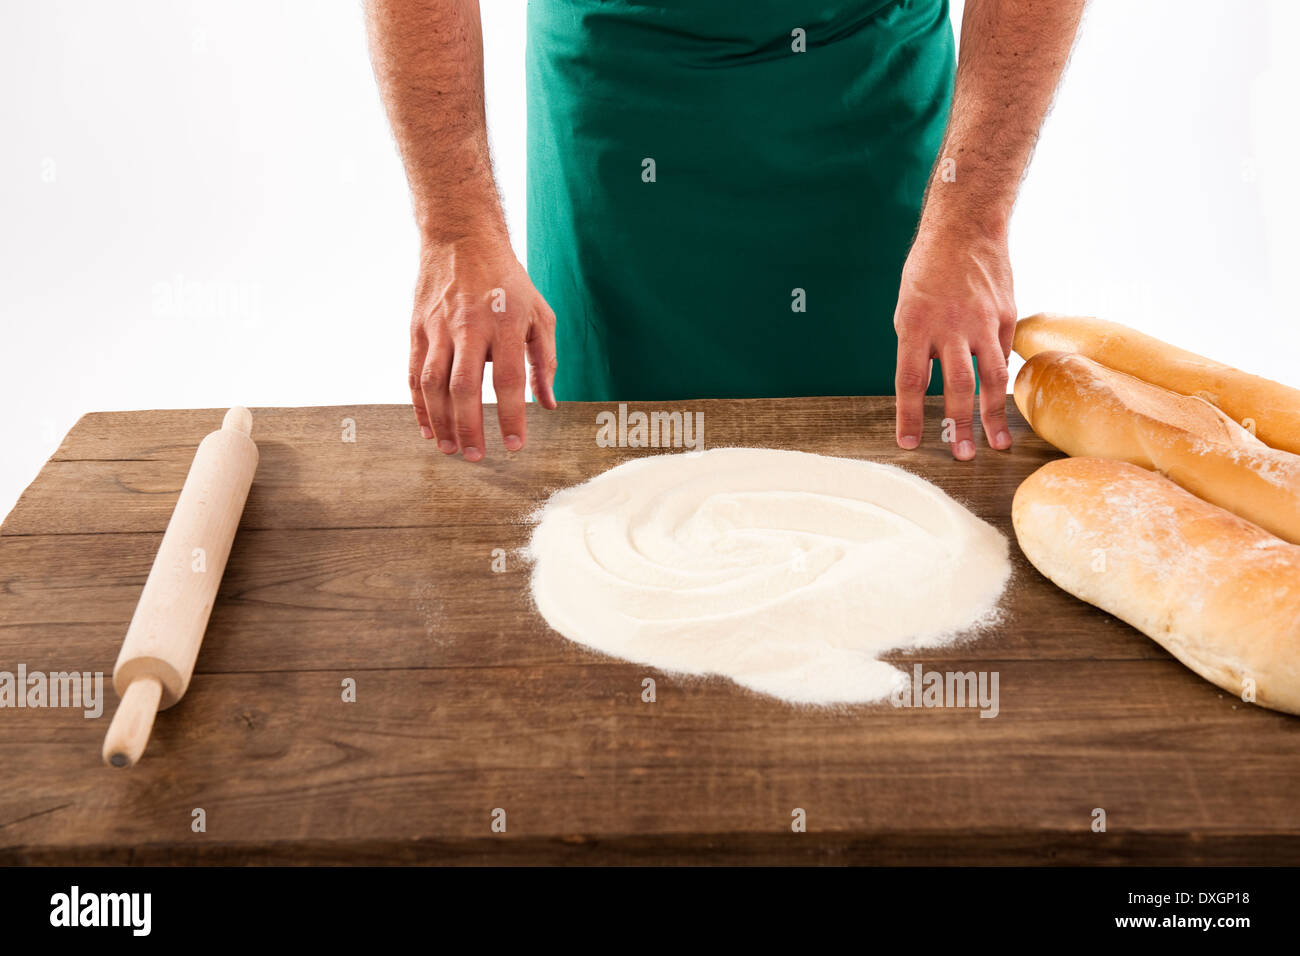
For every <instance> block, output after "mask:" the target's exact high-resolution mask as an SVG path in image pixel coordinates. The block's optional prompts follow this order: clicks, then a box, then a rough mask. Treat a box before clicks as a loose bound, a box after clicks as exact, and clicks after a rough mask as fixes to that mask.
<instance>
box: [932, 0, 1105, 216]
mask: <svg viewBox="0 0 1300 956" xmlns="http://www.w3.org/2000/svg"><path fill="white" fill-rule="evenodd" d="M1083 7H1084V0H967V3H966V7H965V11H964V13H963V16H962V31H961V51H960V54H959V56H958V60H957V83H956V88H955V90H954V92H953V103H952V111H951V114H950V116H949V120H948V130H947V133H946V135H945V137H944V143H943V148H942V149H941V150H940V152H939V159H938V162H937V163H936V164H935V168H934V172H933V174H932V176H931V180H930V187H929V191H928V192H927V195H926V202H925V209H924V212H923V214H922V228H923V229H924V228H926V227H927V226H930V227H939V228H950V227H951V226H953V225H954V224H961V225H963V226H971V227H974V228H978V229H980V230H981V231H983V232H985V233H987V234H989V235H993V236H1000V235H1003V234H1005V232H1006V229H1007V224H1008V222H1009V221H1010V218H1011V209H1012V206H1013V205H1014V204H1015V199H1016V193H1017V191H1018V190H1019V188H1020V181H1021V179H1022V178H1023V176H1024V173H1025V168H1026V167H1027V166H1028V164H1029V157H1030V154H1031V153H1032V152H1033V149H1034V143H1035V142H1036V141H1037V139H1038V131H1039V128H1040V127H1041V126H1042V123H1043V119H1044V117H1045V116H1046V115H1047V109H1048V107H1049V106H1050V105H1051V101H1052V96H1053V94H1054V93H1055V91H1056V86H1057V83H1058V82H1059V80H1060V77H1061V72H1062V70H1064V68H1065V63H1066V60H1067V59H1068V58H1069V55H1070V48H1071V46H1072V45H1073V43H1074V37H1075V34H1076V32H1077V31H1078V27H1079V19H1080V17H1081V16H1082V13H1083Z"/></svg>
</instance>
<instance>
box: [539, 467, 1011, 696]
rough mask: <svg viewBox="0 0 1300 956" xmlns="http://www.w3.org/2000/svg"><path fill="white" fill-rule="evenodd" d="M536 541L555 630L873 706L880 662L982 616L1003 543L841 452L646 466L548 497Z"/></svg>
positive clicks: (990, 611)
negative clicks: (883, 655) (840, 455)
mask: <svg viewBox="0 0 1300 956" xmlns="http://www.w3.org/2000/svg"><path fill="white" fill-rule="evenodd" d="M536 518H537V521H538V523H537V527H536V528H535V530H534V533H533V537H532V541H531V544H530V546H529V551H530V557H531V559H532V560H533V561H534V562H535V563H534V568H533V577H532V589H533V598H534V600H535V601H536V602H537V607H538V609H539V610H540V611H541V613H542V616H543V617H545V618H546V621H547V623H549V624H550V625H551V627H553V628H555V630H557V631H559V632H560V633H561V634H563V635H564V636H565V637H567V638H569V639H570V640H572V641H576V642H578V643H580V644H584V645H586V646H588V647H591V648H594V649H595V650H598V651H602V652H604V653H606V654H612V655H614V656H616V657H621V658H625V659H627V660H632V661H638V662H641V663H644V664H647V665H650V666H653V667H656V668H659V669H662V670H666V671H674V672H678V673H685V674H696V675H708V674H718V675H722V676H725V677H729V678H731V679H732V680H734V681H736V682H737V683H739V684H742V685H744V686H745V687H749V688H752V689H753V690H756V691H759V692H760V693H764V694H772V695H774V696H776V697H780V698H784V699H786V700H790V701H797V702H801V703H810V704H836V703H857V702H863V701H872V700H879V699H881V698H883V697H886V696H888V695H889V694H891V693H892V692H894V691H895V690H897V689H899V688H900V687H903V686H906V684H907V676H906V675H905V674H904V673H903V672H902V671H901V670H898V669H897V668H895V667H893V666H891V665H889V664H887V663H884V662H883V661H879V660H877V659H876V655H878V654H880V653H882V652H884V651H888V650H891V649H895V648H909V647H919V646H928V645H933V644H937V643H941V642H943V641H944V640H946V639H950V638H952V637H954V636H956V635H957V634H958V633H960V632H961V631H964V630H967V629H971V628H975V627H979V626H980V625H983V624H987V623H989V622H990V621H991V620H992V619H993V617H994V614H995V611H996V606H997V602H998V599H999V597H1000V596H1001V594H1002V590H1003V588H1004V586H1005V585H1006V582H1007V578H1008V577H1009V576H1010V573H1011V566H1010V564H1009V562H1008V558H1007V542H1006V539H1005V538H1004V537H1003V536H1002V534H1001V533H999V532H998V531H997V529H995V528H993V527H992V526H991V525H988V524H986V523H984V522H983V521H981V520H980V519H978V518H976V517H975V516H974V515H972V514H971V513H970V512H969V511H967V510H966V509H965V508H963V507H962V506H961V505H959V504H958V503H957V502H955V501H953V500H952V499H951V498H949V497H948V496H947V495H946V494H944V493H943V492H942V491H941V490H940V489H939V488H937V487H935V486H934V485H932V484H930V483H929V482H927V481H925V480H923V479H921V478H918V477H916V476H915V475H912V474H909V473H908V472H905V471H902V470H901V469H898V468H894V467H891V466H889V465H882V464H877V463H873V462H866V461H856V460H852V459H848V458H828V457H824V456H821V455H809V454H804V453H803V452H794V451H776V450H771V449H759V448H719V449H714V450H711V451H704V452H695V453H691V454H668V455H654V456H650V457H646V458H639V459H636V460H634V461H630V462H627V463H625V464H622V465H619V466H618V467H617V468H613V469H611V470H609V471H607V472H605V473H604V474H601V475H598V476H596V477H595V478H593V479H592V480H591V481H588V482H586V483H585V484H582V485H578V486H576V487H573V488H569V489H566V490H564V491H560V492H558V493H556V494H555V495H553V496H552V497H551V498H550V500H549V501H548V502H547V503H546V505H545V507H544V508H542V510H541V511H540V512H538V514H537V516H536Z"/></svg>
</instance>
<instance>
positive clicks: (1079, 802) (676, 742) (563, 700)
mask: <svg viewBox="0 0 1300 956" xmlns="http://www.w3.org/2000/svg"><path fill="white" fill-rule="evenodd" d="M633 407H634V408H635V407H636V406H633ZM679 407H681V406H679ZM690 407H691V408H692V409H695V410H702V411H703V412H704V414H705V424H706V428H705V438H706V443H707V445H708V446H709V447H721V446H724V445H765V446H774V447H789V448H799V449H802V450H807V451H814V452H820V453H825V454H838V455H849V456H858V457H872V458H876V459H879V460H882V461H887V462H891V463H895V464H899V465H902V466H904V467H907V468H910V469H911V470H914V471H917V472H919V473H921V474H923V475H925V476H926V477H927V478H930V479H931V480H933V481H935V482H936V483H937V484H939V485H940V486H941V487H943V488H944V489H945V490H946V491H948V492H949V493H950V494H952V495H954V496H955V497H957V498H959V499H961V500H962V501H964V502H966V503H967V504H968V505H969V506H970V507H971V508H972V510H974V511H975V512H976V513H977V514H979V515H980V516H981V517H983V518H985V519H986V520H988V521H991V522H993V523H994V524H996V525H997V526H999V527H1000V528H1002V529H1003V530H1004V531H1006V532H1007V533H1010V522H1009V510H1010V503H1011V497H1012V495H1013V494H1014V492H1015V488H1016V486H1017V485H1018V484H1019V482H1020V481H1021V480H1022V479H1023V478H1024V477H1025V476H1026V475H1028V474H1029V473H1030V472H1031V471H1033V470H1034V469H1035V468H1036V467H1038V466H1039V465H1040V464H1042V463H1043V462H1045V461H1047V460H1050V459H1051V458H1053V457H1055V455H1056V453H1055V452H1054V451H1053V450H1052V449H1051V448H1050V447H1048V446H1046V445H1045V444H1044V443H1043V442H1041V441H1040V440H1038V439H1037V438H1036V437H1035V436H1033V435H1032V434H1031V433H1029V432H1028V430H1027V429H1026V427H1025V425H1024V422H1023V421H1022V420H1021V419H1020V418H1019V416H1017V415H1015V413H1014V409H1012V422H1013V434H1014V435H1015V436H1016V439H1017V443H1016V446H1015V449H1014V450H1013V451H1012V452H1011V453H1008V454H998V453H994V452H991V451H989V450H988V449H987V448H983V447H982V448H981V453H980V456H979V458H978V459H977V461H975V462H974V463H957V462H954V461H952V460H951V458H950V456H949V455H948V454H947V451H946V449H944V448H943V447H942V446H941V444H940V443H939V442H938V440H937V439H938V436H937V429H938V417H939V416H938V413H937V406H934V405H933V404H932V408H931V411H932V415H931V418H930V428H931V434H930V435H928V436H927V440H928V445H927V447H926V448H924V449H922V450H920V451H918V452H912V453H906V452H901V451H899V450H898V449H896V448H895V446H894V444H893V441H892V434H893V418H892V400H891V399H886V398H855V399H850V398H842V399H792V400H781V401H748V402H739V401H730V402H698V403H691V406H690ZM603 408H604V406H593V405H582V404H569V405H565V406H564V407H562V408H561V409H560V410H558V411H555V412H546V411H545V410H543V409H540V408H536V407H532V408H530V410H529V427H530V436H531V437H530V443H529V447H528V448H527V449H525V450H524V451H523V452H519V453H515V454H509V455H507V454H506V453H505V452H504V450H503V449H502V448H501V446H500V444H499V442H496V441H492V442H490V443H489V458H488V459H487V461H486V462H483V463H480V464H479V465H470V464H467V463H466V462H464V461H461V460H459V459H448V458H445V457H444V456H442V455H441V454H439V453H438V452H437V451H436V450H435V449H434V448H433V447H432V445H431V444H429V443H425V442H422V441H421V440H420V439H419V437H418V434H417V433H416V430H415V427H414V422H413V418H412V414H411V412H410V410H409V409H406V408H401V407H397V406H360V407H355V408H342V407H340V408H308V409H262V410H257V411H256V412H255V420H256V425H255V437H256V438H257V439H258V442H259V447H260V448H261V452H262V462H261V466H260V469H259V472H258V476H257V480H256V482H255V484H254V488H253V492H252V494H251V495H250V498H249V503H248V507H247V509H246V512H245V516H244V521H243V524H242V525H241V530H240V533H239V536H238V537H237V539H236V542H235V546H234V550H233V552H232V555H231V559H230V566H229V568H228V570H227V573H226V577H225V580H224V581H223V584H222V590H221V595H220V597H219V601H218V605H217V607H216V609H215V611H214V613H213V616H212V621H211V624H210V626H209V631H208V637H207V640H206V642H205V644H204V647H203V651H202V653H201V654H200V657H199V662H198V667H197V672H196V676H195V678H194V682H193V685H192V686H191V689H190V692H189V694H188V695H187V696H186V697H185V699H184V700H183V701H182V702H181V703H180V704H179V705H178V706H177V707H175V708H173V709H172V710H171V711H167V712H164V713H163V714H162V715H161V716H160V717H159V720H158V723H157V725H156V727H155V730H154V735H153V739H152V741H151V743H150V746H149V749H148V751H147V752H146V754H145V757H144V759H143V760H142V761H141V763H140V764H139V766H137V767H136V768H134V769H133V770H131V771H127V772H124V771H113V770H109V769H107V768H104V767H103V766H102V765H101V764H100V763H99V746H100V742H101V740H102V737H103V733H104V731H105V729H106V728H107V720H108V718H109V717H110V716H111V713H112V709H113V707H115V706H116V697H115V695H114V694H113V693H112V691H111V690H110V689H108V688H106V695H107V701H106V706H105V712H104V715H103V717H102V718H100V719H98V720H95V719H86V718H84V717H83V716H82V715H81V712H80V711H79V710H77V711H74V710H60V709H5V710H0V765H3V766H4V768H5V786H4V787H3V788H2V789H0V863H23V862H36V863H123V862H134V863H170V862H196V861H201V862H217V863H240V862H253V863H293V862H358V863H382V862H558V861H566V860H569V861H589V862H596V861H602V862H678V861H732V862H797V863H818V862H881V863H958V862H963V863H1051V862H1086V863H1112V862H1139V863H1261V862H1270V863H1296V862H1298V861H1300V761H1297V759H1296V758H1295V756H1294V753H1295V751H1296V747H1297V744H1300V721H1297V720H1296V719H1294V718H1289V717H1285V716H1282V715H1279V714H1275V713H1272V712H1269V711H1265V710H1261V709H1259V708H1255V707H1252V706H1249V705H1246V704H1242V703H1241V702H1240V701H1236V700H1234V699H1232V698H1231V697H1229V696H1227V695H1225V694H1223V693H1221V692H1220V691H1219V690H1218V689H1217V688H1215V687H1213V686H1212V685H1210V684H1208V683H1206V682H1204V681H1202V680H1201V679H1200V678H1198V677H1196V676H1195V675H1193V674H1192V673H1191V672H1189V671H1187V670H1186V669H1185V668H1183V667H1182V666H1181V665H1179V664H1178V663H1177V662H1176V661H1173V660H1172V659H1171V658H1170V657H1169V655H1168V654H1166V653H1165V652H1164V651H1163V650H1162V649H1160V648H1159V647H1158V646H1156V645H1155V644H1154V643H1153V642H1151V641H1149V640H1147V639H1146V638H1144V637H1143V636H1142V635H1140V634H1138V633H1137V632H1135V631H1133V630H1132V629H1131V628H1129V627H1127V626H1126V625H1123V624H1121V623H1120V622H1118V621H1116V620H1115V619H1113V618H1111V617H1109V616H1108V615H1106V614H1104V613H1102V612H1101V611H1098V610H1097V609H1095V608H1092V607H1089V606H1087V605H1085V604H1082V603H1080V602H1078V601H1076V600H1074V599H1073V598H1071V597H1070V596H1069V595H1067V594H1065V593H1063V592H1061V591H1059V590H1058V589H1056V588H1054V587H1053V586H1052V585H1051V584H1050V583H1048V582H1046V581H1045V580H1044V579H1042V578H1041V577H1040V576H1039V575H1038V574H1037V572H1035V571H1034V570H1033V569H1032V568H1031V567H1030V566H1029V565H1028V564H1027V563H1026V562H1025V561H1024V560H1023V558H1022V557H1021V556H1020V555H1019V553H1018V551H1016V552H1015V558H1016V565H1015V577H1014V578H1013V583H1012V586H1011V588H1010V590H1009V592H1008V595H1007V599H1006V602H1005V615H1004V620H1003V623H1002V624H1001V625H1000V626H999V627H998V628H997V629H995V630H994V631H993V632H991V633H989V634H986V635H984V636H983V637H981V638H980V639H979V640H976V641H972V642H967V643H963V644H959V645H957V646H954V647H948V648H941V649H938V650H931V651H927V652H924V653H920V654H915V655H897V656H896V657H894V658H892V659H893V660H895V661H896V662H898V663H899V664H900V665H902V666H905V667H908V668H910V667H911V666H912V665H913V664H914V663H915V662H918V661H919V662H922V663H923V664H924V666H925V667H926V668H927V669H935V670H940V671H948V670H996V671H997V672H998V673H999V676H1000V705H1001V712H1000V713H999V715H998V716H997V717H996V718H995V719H991V720H990V719H982V718H980V717H979V716H978V713H977V712H976V711H975V710H957V709H938V710H919V709H895V708H892V707H890V706H889V705H887V704H885V705H878V706H871V707H853V708H842V709H837V710H816V709H807V708H798V707H791V706H788V705H785V704H781V703H779V702H777V701H774V700H771V699H768V698H763V697H759V696H757V695H754V694H752V693H749V692H747V691H744V690H742V689H740V688H737V687H735V686H734V685H732V684H730V683H729V682H726V681H723V680H708V681H701V680H683V679H680V678H677V677H675V676H673V675H666V674H661V673H657V672H655V671H653V670H650V669H647V668H645V667H642V666H640V665H635V664H628V663H624V662H619V661H613V660H610V659H607V658H603V657H600V656H598V655H596V654H594V653H591V652H589V651H587V650H585V649H583V648H580V647H577V646H576V645H572V644H570V643H568V642H566V641H565V640H563V639H562V638H560V637H559V636H558V635H556V634H555V633H553V632H551V631H550V630H549V629H548V628H547V627H546V625H545V624H544V622H543V621H542V620H541V619H540V618H539V617H538V616H537V614H536V612H535V611H534V610H533V609H532V607H531V606H530V604H529V600H528V594H527V574H528V569H527V567H526V565H525V564H524V562H523V561H522V560H521V558H520V556H519V554H518V549H519V548H520V547H521V546H522V545H523V544H524V543H525V542H526V540H527V536H528V528H529V526H528V521H527V517H528V515H529V514H530V513H531V512H532V511H533V510H534V509H535V508H536V507H537V506H538V504H540V502H541V501H543V500H544V499H545V497H546V495H547V494H548V493H549V492H550V491H552V490H554V489H555V488H558V487H562V486H565V485H568V484H571V483H573V482H576V481H579V480H582V479H584V478H586V477H589V476H591V475H593V474H596V473H598V472H600V471H602V470H604V469H606V468H609V467H611V466H613V465H614V464H617V463H618V462H619V461H623V460H626V459H627V458H629V457H632V456H634V455H637V454H642V453H645V452H640V451H637V450H629V449H604V448H600V447H598V446H597V445H596V443H595V440H594V436H595V430H596V429H595V414H596V412H597V411H598V410H603ZM221 414H222V411H221V410H197V411H166V412H124V413H97V414H93V415H88V416H86V417H85V418H83V419H82V420H81V421H80V422H79V423H78V424H77V425H76V427H75V428H74V429H73V430H72V431H71V432H70V433H69V435H68V436H67V438H66V439H65V440H64V442H63V444H62V445H61V447H60V448H59V450H58V452H57V453H56V454H55V455H54V457H53V458H52V459H51V460H50V462H49V463H48V464H47V465H46V467H45V468H44V469H43V470H42V472H41V474H40V475H39V476H38V477H37V479H36V480H35V482H33V484H32V485H31V487H30V488H28V490H27V491H26V492H25V493H24V495H23V497H22V499H21V500H20V501H19V503H18V505H17V506H16V507H15V509H14V511H13V512H12V514H10V516H9V517H8V519H7V520H6V521H5V523H4V525H3V527H0V670H10V671H13V670H16V668H17V666H18V664H19V663H24V664H26V666H27V667H28V669H29V670H40V671H46V672H49V671H59V670H71V669H76V670H89V671H96V670H99V671H104V672H105V673H106V674H108V673H109V672H111V669H112V664H113V660H114V659H115V657H116V654H117V649H118V646H119V643H120V641H121V638H122V635H123V634H124V633H125V630H126V624H127V622H128V620H129V618H130V616H131V612H132V610H133V609H134V605H135V601H136V599H137V598H138V596H139V591H140V588H141V587H142V585H143V583H144V579H145V576H146V575H147V573H148V569H149V565H150V563H151V561H152V559H153V554H154V550H155V549H156V547H157V545H158V542H159V540H160V539H161V535H162V531H163V529H164V528H165V526H166V523H167V519H168V517H169V516H170V513H171V509H172V507H173V505H174V504H175V500H176V495H177V494H178V492H179V490H180V487H181V484H182V482H183V480H184V476H185V472H186V469H187V468H188V465H189V461H190V458H191V457H192V455H193V451H194V447H195V446H196V444H197V442H198V441H199V439H200V438H202V436H203V435H204V434H206V433H207V432H208V431H209V430H211V429H212V428H214V427H216V426H217V424H218V423H219V422H220V419H221ZM345 418H347V419H352V420H353V421H354V422H355V435H356V441H355V442H344V441H342V440H341V438H342V433H343V427H344V425H343V420H344V419H345ZM497 548H501V549H504V550H505V551H506V553H507V559H506V561H507V569H506V571H505V572H504V573H494V572H493V570H492V566H491V565H492V556H493V550H494V549H497ZM1013 550H1014V549H1013ZM647 676H652V677H654V678H655V679H656V681H657V685H658V686H657V691H658V693H657V700H656V701H655V702H654V703H645V702H643V701H642V700H641V681H642V680H643V678H645V677H647ZM348 677H350V678H353V679H355V680H356V682H357V688H358V700H357V702H356V703H354V704H345V703H343V702H342V701H341V699H340V686H341V682H342V681H343V679H344V678H348ZM796 807H797V808H802V809H804V810H805V811H806V812H807V819H808V832H806V833H794V832H792V831H791V827H790V822H791V812H792V810H793V809H794V808H796ZM1097 807H1101V808H1104V809H1105V810H1106V813H1107V816H1108V828H1107V832H1105V833H1094V832H1092V830H1091V824H1092V820H1093V816H1092V813H1093V809H1094V808H1097ZM196 808H203V809H204V810H205V812H206V814H207V830H206V832H203V833H194V832H192V830H191V819H192V817H191V815H192V812H193V810H194V809H196ZM495 808H503V809H505V810H506V813H507V824H508V826H507V831H506V832H505V833H493V832H492V830H491V826H490V824H491V814H492V812H493V810H494V809H495Z"/></svg>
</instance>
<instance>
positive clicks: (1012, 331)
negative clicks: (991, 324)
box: [998, 312, 1016, 364]
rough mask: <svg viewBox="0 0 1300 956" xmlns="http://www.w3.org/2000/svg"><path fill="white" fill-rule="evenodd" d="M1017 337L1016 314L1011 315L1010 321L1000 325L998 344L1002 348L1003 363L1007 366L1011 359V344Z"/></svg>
mask: <svg viewBox="0 0 1300 956" xmlns="http://www.w3.org/2000/svg"><path fill="white" fill-rule="evenodd" d="M1015 337H1016V314H1015V313H1014V312H1012V313H1011V315H1010V317H1009V319H1008V321H1006V322H1002V323H1000V324H999V325H998V344H999V345H1001V346H1002V362H1003V364H1006V361H1007V359H1009V358H1011V343H1012V341H1013V340H1014V339H1015Z"/></svg>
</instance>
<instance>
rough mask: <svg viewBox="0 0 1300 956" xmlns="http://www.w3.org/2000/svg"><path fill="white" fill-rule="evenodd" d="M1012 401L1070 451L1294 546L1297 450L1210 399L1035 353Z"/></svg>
mask: <svg viewBox="0 0 1300 956" xmlns="http://www.w3.org/2000/svg"><path fill="white" fill-rule="evenodd" d="M1015 400H1016V405H1017V407H1018V408H1019V409H1020V412H1021V414H1022V415H1024V416H1025V420H1026V421H1027V422H1029V424H1030V426H1031V427H1032V428H1033V429H1034V431H1035V432H1037V433H1038V435H1039V436H1041V437H1042V438H1044V439H1046V440H1047V441H1049V442H1051V443H1052V444H1053V445H1055V446H1056V447H1057V448H1059V449H1061V451H1063V452H1065V453H1066V454H1067V455H1073V456H1075V457H1092V458H1116V459H1119V460H1121V461H1127V462H1130V463H1132V464H1134V465H1140V466H1142V467H1143V468H1148V469H1152V470H1154V471H1158V472H1160V473H1161V474H1163V475H1165V476H1167V477H1168V478H1170V479H1171V480H1173V481H1175V482H1177V483H1178V484H1180V485H1182V486H1183V487H1184V488H1186V489H1187V490H1188V491H1190V492H1192V493H1193V494H1195V495H1199V496H1200V497H1202V498H1204V499H1205V500H1206V501H1209V502H1211V503H1212V504H1216V505H1218V506H1219V507H1221V508H1226V509H1227V510H1228V511H1231V512H1233V513H1234V514H1237V515H1240V516H1241V517H1243V518H1245V519H1246V520H1248V521H1253V522H1254V523H1255V524H1257V525H1259V526H1260V527H1261V528H1264V529H1266V530H1267V531H1271V532H1272V533H1273V534H1275V535H1277V536H1278V537H1281V538H1285V539H1286V540H1287V541H1290V542H1291V543H1293V544H1300V455H1292V454H1290V453H1289V452H1285V451H1277V450H1276V449H1273V448H1269V447H1268V446H1267V445H1265V444H1264V443H1263V442H1261V441H1259V439H1257V438H1255V437H1254V436H1253V435H1251V434H1250V432H1248V431H1246V430H1245V429H1244V428H1242V427H1241V426H1240V425H1238V424H1237V423H1236V422H1234V421H1233V420H1232V419H1231V418H1229V417H1228V416H1227V415H1225V414H1224V413H1223V412H1221V411H1219V409H1217V408H1215V407H1214V406H1213V405H1211V404H1209V403H1208V402H1205V401H1203V400H1201V399H1199V398H1192V397H1189V396H1186V395H1178V394H1175V393H1174V392H1171V391H1169V390H1168V389H1163V388H1160V387H1158V386H1155V385H1149V384H1147V383H1146V382H1144V381H1142V380H1141V379H1137V378H1134V377H1133V376H1131V375H1125V374H1124V373H1123V372H1116V371H1114V370H1113V369H1109V368H1107V367H1106V366H1104V365H1099V364H1098V363H1096V362H1094V361H1092V360H1091V359H1088V358H1085V357H1084V356H1082V355H1078V354H1075V353H1072V352H1039V353H1038V354H1037V355H1035V356H1034V357H1033V358H1031V359H1030V360H1029V361H1028V362H1026V363H1025V365H1024V368H1022V369H1021V370H1020V374H1019V375H1017V376H1016V385H1015Z"/></svg>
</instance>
